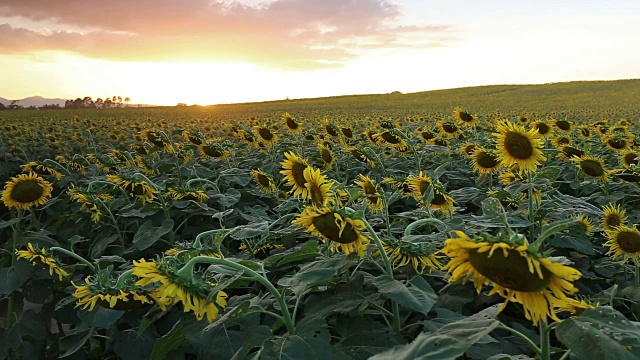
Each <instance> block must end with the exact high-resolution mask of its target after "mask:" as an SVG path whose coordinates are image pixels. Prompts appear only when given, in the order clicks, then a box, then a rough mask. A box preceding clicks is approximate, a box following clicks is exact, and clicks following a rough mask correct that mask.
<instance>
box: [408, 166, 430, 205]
mask: <svg viewBox="0 0 640 360" xmlns="http://www.w3.org/2000/svg"><path fill="white" fill-rule="evenodd" d="M407 184H408V185H409V189H411V193H412V195H413V197H414V198H415V199H416V200H418V201H420V200H422V198H423V197H424V195H425V193H426V192H427V190H428V189H429V186H433V180H432V179H431V177H430V176H428V175H423V174H422V171H421V172H420V174H418V175H417V176H409V177H407Z"/></svg>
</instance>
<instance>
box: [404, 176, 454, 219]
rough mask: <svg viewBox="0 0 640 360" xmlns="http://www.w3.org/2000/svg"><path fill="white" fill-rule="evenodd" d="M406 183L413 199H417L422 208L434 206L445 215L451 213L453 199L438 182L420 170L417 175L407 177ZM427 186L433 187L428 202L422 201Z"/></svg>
mask: <svg viewBox="0 0 640 360" xmlns="http://www.w3.org/2000/svg"><path fill="white" fill-rule="evenodd" d="M407 183H408V184H409V188H410V189H411V192H412V194H413V197H414V199H416V201H418V203H419V204H420V206H421V207H423V208H434V209H438V210H440V211H441V212H442V213H443V214H444V215H445V216H450V215H451V214H452V213H453V204H454V203H455V201H454V200H453V198H452V197H451V196H449V195H448V194H447V193H446V192H445V191H444V190H443V189H442V187H441V186H440V185H439V184H436V183H434V182H433V180H432V179H431V178H430V177H429V176H426V175H423V174H422V171H421V172H420V174H419V175H418V176H410V177H408V178H407ZM429 186H431V187H432V189H433V199H431V202H430V203H429V204H425V203H424V195H425V194H426V192H427V189H429Z"/></svg>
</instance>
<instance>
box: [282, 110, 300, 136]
mask: <svg viewBox="0 0 640 360" xmlns="http://www.w3.org/2000/svg"><path fill="white" fill-rule="evenodd" d="M281 120H282V122H283V123H284V126H285V127H286V128H287V129H288V130H289V131H290V132H293V133H299V132H301V131H302V125H301V124H300V123H299V122H297V121H296V120H295V119H294V118H293V116H291V114H289V113H288V112H286V113H284V114H283V115H282V117H281Z"/></svg>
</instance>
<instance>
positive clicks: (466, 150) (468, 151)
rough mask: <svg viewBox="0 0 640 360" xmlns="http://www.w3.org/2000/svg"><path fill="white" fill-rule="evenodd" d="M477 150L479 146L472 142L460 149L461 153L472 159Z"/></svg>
mask: <svg viewBox="0 0 640 360" xmlns="http://www.w3.org/2000/svg"><path fill="white" fill-rule="evenodd" d="M477 148H478V145H477V144H474V143H472V142H467V143H464V144H463V145H462V146H461V147H460V152H461V153H463V154H464V155H465V156H467V157H472V156H473V152H474V151H476V149H477Z"/></svg>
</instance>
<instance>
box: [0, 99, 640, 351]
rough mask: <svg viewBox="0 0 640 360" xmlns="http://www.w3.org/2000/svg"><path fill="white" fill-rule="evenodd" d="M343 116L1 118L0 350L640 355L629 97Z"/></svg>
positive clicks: (359, 111)
mask: <svg viewBox="0 0 640 360" xmlns="http://www.w3.org/2000/svg"><path fill="white" fill-rule="evenodd" d="M397 96H403V95H389V97H388V98H389V99H391V100H389V101H390V103H393V104H396V103H397V102H398V101H399V100H397ZM577 97H578V98H579V99H582V98H584V97H583V95H582V94H578V95H577ZM565 99H566V98H565ZM579 99H578V100H579ZM351 100H353V99H350V100H349V99H348V100H339V99H338V100H335V99H334V100H327V101H326V102H325V103H322V104H320V105H322V106H317V105H318V103H317V102H316V103H313V102H311V105H308V106H306V107H304V106H300V105H299V104H298V102H295V101H291V102H281V103H279V104H278V105H277V106H281V107H286V108H288V109H287V110H281V109H274V107H273V105H269V104H267V105H264V107H262V108H261V107H260V106H258V105H251V106H247V107H244V108H242V111H241V110H238V109H240V108H238V109H235V110H234V109H233V108H225V107H221V108H216V107H213V108H192V109H189V108H187V109H171V108H157V109H113V110H109V111H98V110H73V111H37V112H36V111H10V112H4V113H2V114H0V116H1V117H0V129H1V130H2V136H0V180H2V183H3V185H4V186H3V187H2V188H0V190H1V191H2V200H1V202H0V239H1V240H2V242H1V245H0V246H1V251H2V256H1V257H0V319H1V320H0V321H1V323H0V324H1V329H0V358H3V359H55V358H66V359H369V358H371V359H377V360H384V359H389V360H391V359H394V360H395V359H478V360H480V359H483V360H484V359H493V360H502V359H543V360H549V359H562V360H565V359H616V360H621V359H637V358H640V230H639V229H638V227H637V225H636V224H638V222H640V205H639V202H640V186H639V185H640V166H639V161H640V138H638V135H640V127H639V124H638V122H639V120H640V118H639V114H640V109H638V108H637V105H635V103H634V104H633V105H630V106H620V107H611V104H610V103H608V102H607V101H606V99H604V98H597V99H593V98H592V99H590V100H588V101H587V100H585V101H584V102H583V103H580V102H579V101H578V100H576V102H573V103H572V102H567V104H566V107H565V108H564V109H563V110H562V109H560V108H559V106H560V105H558V106H556V105H554V106H549V108H548V109H547V110H545V106H548V105H544V104H543V105H540V104H539V103H536V102H535V101H534V100H530V101H529V103H525V104H524V105H522V104H517V105H515V104H516V103H517V101H516V100H513V102H512V103H508V104H505V103H500V104H498V103H494V104H495V107H494V108H491V104H486V103H483V104H480V103H479V102H476V103H473V102H471V103H470V104H471V105H467V103H465V108H461V107H457V106H449V105H446V106H434V107H432V108H421V107H420V106H419V105H417V104H416V103H410V104H409V105H406V107H404V108H402V107H398V106H390V110H389V111H386V112H385V111H379V110H377V109H376V108H375V106H376V105H371V109H370V110H367V106H368V105H367V104H372V103H371V102H367V101H368V100H367V99H364V100H357V99H356V100H354V101H356V103H355V105H354V107H353V108H348V107H343V105H345V104H347V103H348V101H351ZM459 100H460V99H459ZM331 101H334V102H333V104H335V105H336V106H335V108H334V109H328V108H327V107H326V106H325V105H326V104H331ZM357 101H360V102H357ZM555 101H558V102H559V100H557V99H556V100H555ZM616 101H617V102H624V101H626V100H625V99H617V100H616ZM460 102H464V101H462V100H460ZM587 103H588V104H590V105H588V106H587V105H585V106H584V107H583V106H582V104H587ZM474 104H476V105H477V106H475V107H473V105H474ZM527 104H530V105H531V110H530V111H527V110H526V109H521V108H520V107H521V106H525V105H527ZM554 104H556V103H554ZM377 106H380V105H379V104H378V105H377ZM514 109H515V110H514ZM559 109H560V110H559Z"/></svg>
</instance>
